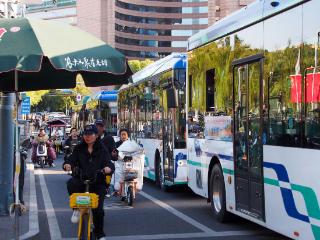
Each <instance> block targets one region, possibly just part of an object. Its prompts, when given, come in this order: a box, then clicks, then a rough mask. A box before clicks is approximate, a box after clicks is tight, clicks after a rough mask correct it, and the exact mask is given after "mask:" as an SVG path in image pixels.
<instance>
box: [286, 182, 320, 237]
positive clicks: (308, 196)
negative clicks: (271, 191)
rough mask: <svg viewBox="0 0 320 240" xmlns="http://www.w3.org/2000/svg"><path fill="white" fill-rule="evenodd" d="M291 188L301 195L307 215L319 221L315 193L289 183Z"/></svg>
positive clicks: (309, 189) (307, 188)
mask: <svg viewBox="0 0 320 240" xmlns="http://www.w3.org/2000/svg"><path fill="white" fill-rule="evenodd" d="M291 188H292V190H295V191H297V192H300V193H301V194H302V196H303V198H304V201H305V203H306V207H307V210H308V215H309V216H310V217H312V218H315V219H318V220H320V209H319V204H318V200H317V195H316V193H315V192H314V191H313V190H312V189H311V188H309V187H305V186H301V185H297V184H292V183H291ZM317 239H318V238H317ZM319 239H320V238H319Z"/></svg>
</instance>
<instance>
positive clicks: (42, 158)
mask: <svg viewBox="0 0 320 240" xmlns="http://www.w3.org/2000/svg"><path fill="white" fill-rule="evenodd" d="M47 162H48V150H47V145H46V143H45V142H39V143H38V146H37V163H38V164H39V166H40V167H41V168H44V165H46V164H47Z"/></svg>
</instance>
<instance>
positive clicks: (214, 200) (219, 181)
mask: <svg viewBox="0 0 320 240" xmlns="http://www.w3.org/2000/svg"><path fill="white" fill-rule="evenodd" d="M209 197H210V202H211V209H212V212H213V214H214V216H215V218H216V219H217V220H218V221H219V222H226V221H227V220H228V219H229V217H230V213H228V212H227V209H226V189H225V184H224V179H223V173H222V169H221V167H220V165H219V164H215V165H214V166H213V168H212V172H211V176H210V195H209Z"/></svg>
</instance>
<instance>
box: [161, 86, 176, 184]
mask: <svg viewBox="0 0 320 240" xmlns="http://www.w3.org/2000/svg"><path fill="white" fill-rule="evenodd" d="M167 97H168V96H167V92H166V91H163V108H164V109H163V172H164V180H165V181H169V182H173V181H174V156H173V141H174V137H173V136H174V135H173V134H174V117H175V114H174V111H175V109H174V108H168V106H167Z"/></svg>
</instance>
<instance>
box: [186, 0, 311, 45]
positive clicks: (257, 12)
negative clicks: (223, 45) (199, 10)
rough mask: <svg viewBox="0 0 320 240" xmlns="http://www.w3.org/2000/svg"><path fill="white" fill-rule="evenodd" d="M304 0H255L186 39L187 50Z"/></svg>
mask: <svg viewBox="0 0 320 240" xmlns="http://www.w3.org/2000/svg"><path fill="white" fill-rule="evenodd" d="M305 1H306V0H274V1H270V0H256V1H255V2H253V3H251V4H249V5H248V6H246V7H244V8H242V9H240V10H238V11H236V12H234V13H232V14H230V15H229V16H227V17H225V18H223V19H221V20H219V21H218V22H216V23H215V24H213V25H212V26H210V27H208V28H207V29H204V30H202V31H200V32H198V33H196V34H195V35H193V36H191V37H190V38H189V39H188V51H190V50H192V49H194V48H197V47H200V46H202V45H204V44H206V43H208V42H211V41H214V40H216V39H218V38H221V37H223V36H225V35H228V34H230V33H232V32H235V31H237V30H239V29H242V28H245V27H246V26H249V25H251V24H254V23H256V22H259V21H261V20H263V19H265V18H268V17H270V16H272V15H274V14H276V13H279V12H281V11H283V10H285V9H287V8H291V7H294V6H295V5H298V4H300V3H303V2H305Z"/></svg>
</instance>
